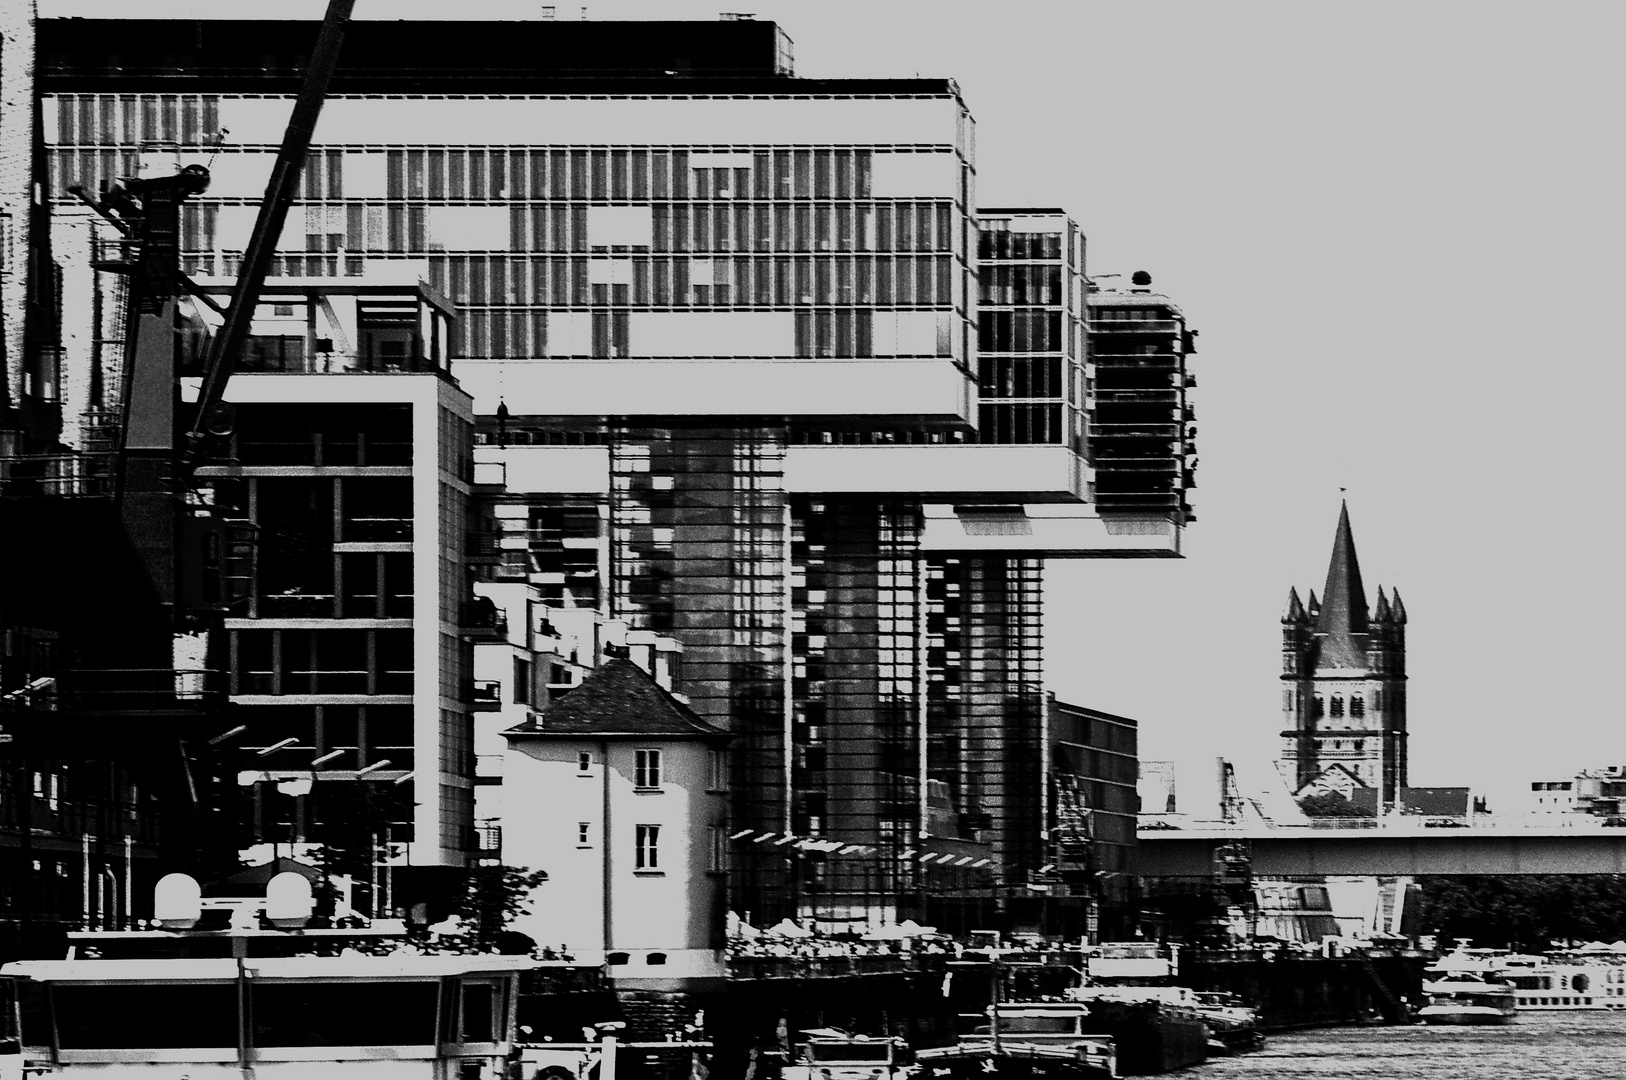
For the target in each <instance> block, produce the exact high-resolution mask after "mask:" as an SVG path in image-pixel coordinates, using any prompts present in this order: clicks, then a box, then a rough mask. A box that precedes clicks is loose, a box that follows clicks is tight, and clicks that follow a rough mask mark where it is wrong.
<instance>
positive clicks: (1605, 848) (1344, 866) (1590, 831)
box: [1130, 814, 1626, 878]
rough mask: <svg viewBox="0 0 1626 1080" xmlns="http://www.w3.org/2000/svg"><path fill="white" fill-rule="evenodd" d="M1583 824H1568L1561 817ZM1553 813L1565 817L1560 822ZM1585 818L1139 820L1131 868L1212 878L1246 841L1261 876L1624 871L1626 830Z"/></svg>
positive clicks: (1149, 873)
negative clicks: (1226, 852)
mask: <svg viewBox="0 0 1626 1080" xmlns="http://www.w3.org/2000/svg"><path fill="white" fill-rule="evenodd" d="M1571 817H1573V818H1577V819H1579V820H1574V821H1565V820H1562V818H1571ZM1553 818H1560V819H1561V820H1558V821H1554V820H1552V819H1553ZM1603 820H1604V819H1600V818H1590V819H1589V818H1585V817H1582V816H1581V815H1556V814H1550V815H1540V816H1535V815H1532V816H1531V817H1512V818H1496V817H1492V816H1490V815H1474V816H1471V817H1468V818H1419V817H1411V816H1403V817H1393V818H1384V819H1372V818H1353V819H1349V820H1347V821H1346V820H1342V819H1327V818H1322V819H1317V820H1316V821H1315V823H1314V824H1293V825H1278V824H1271V823H1268V822H1250V823H1247V824H1231V823H1226V822H1214V821H1189V820H1188V821H1183V822H1180V823H1179V824H1176V823H1175V822H1174V821H1173V820H1172V816H1162V817H1143V818H1142V821H1141V827H1140V843H1139V845H1138V846H1137V847H1136V848H1134V849H1132V851H1131V853H1130V858H1131V860H1132V861H1131V869H1130V872H1131V873H1133V874H1137V875H1139V876H1141V877H1149V878H1157V877H1162V878H1211V877H1213V876H1214V874H1215V870H1216V864H1215V850H1216V849H1217V848H1220V847H1222V846H1225V845H1230V844H1237V843H1245V844H1246V845H1247V846H1248V847H1249V848H1250V849H1251V854H1252V868H1253V873H1254V875H1255V876H1256V877H1320V876H1334V877H1336V876H1351V877H1425V876H1428V875H1434V874H1486V875H1514V874H1626V828H1611V827H1608V826H1605V825H1604V824H1603Z"/></svg>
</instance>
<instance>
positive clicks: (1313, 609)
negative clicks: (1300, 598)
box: [1304, 589, 1321, 619]
mask: <svg viewBox="0 0 1626 1080" xmlns="http://www.w3.org/2000/svg"><path fill="white" fill-rule="evenodd" d="M1304 607H1305V609H1306V610H1308V611H1309V613H1310V618H1312V619H1313V618H1315V617H1316V616H1317V615H1319V614H1320V613H1321V601H1320V600H1317V599H1316V596H1315V590H1314V589H1311V590H1310V599H1309V600H1307V601H1305V604H1304Z"/></svg>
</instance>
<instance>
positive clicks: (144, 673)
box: [0, 668, 226, 713]
mask: <svg viewBox="0 0 1626 1080" xmlns="http://www.w3.org/2000/svg"><path fill="white" fill-rule="evenodd" d="M225 685H226V684H225V677H224V673H223V672H221V671H218V670H215V669H212V668H81V669H78V670H73V671H62V672H60V673H58V674H56V675H54V676H46V677H41V678H36V679H32V680H29V681H27V682H24V683H21V684H19V685H17V686H6V687H4V688H0V690H3V691H4V692H0V711H7V712H10V711H21V710H28V711H32V712H90V713H100V712H119V713H152V712H175V711H177V710H183V711H187V712H191V711H193V710H202V709H206V708H212V707H214V706H216V705H218V704H219V703H220V702H221V700H222V699H223V697H224V692H225Z"/></svg>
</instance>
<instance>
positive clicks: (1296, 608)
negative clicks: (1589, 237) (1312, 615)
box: [1282, 588, 1308, 623]
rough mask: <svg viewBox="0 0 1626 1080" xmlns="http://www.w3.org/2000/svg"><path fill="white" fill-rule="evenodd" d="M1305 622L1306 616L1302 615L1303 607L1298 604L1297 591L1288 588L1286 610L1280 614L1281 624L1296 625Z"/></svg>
mask: <svg viewBox="0 0 1626 1080" xmlns="http://www.w3.org/2000/svg"><path fill="white" fill-rule="evenodd" d="M1307 620H1308V616H1306V615H1305V614H1304V605H1303V604H1301V603H1299V591H1298V589H1297V588H1289V589H1288V590H1287V610H1286V611H1284V612H1282V622H1284V623H1297V622H1305V621H1307Z"/></svg>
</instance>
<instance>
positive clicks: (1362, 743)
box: [1355, 739, 1366, 750]
mask: <svg viewBox="0 0 1626 1080" xmlns="http://www.w3.org/2000/svg"><path fill="white" fill-rule="evenodd" d="M1355 749H1357V750H1365V749H1366V740H1365V739H1356V740H1355Z"/></svg>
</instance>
